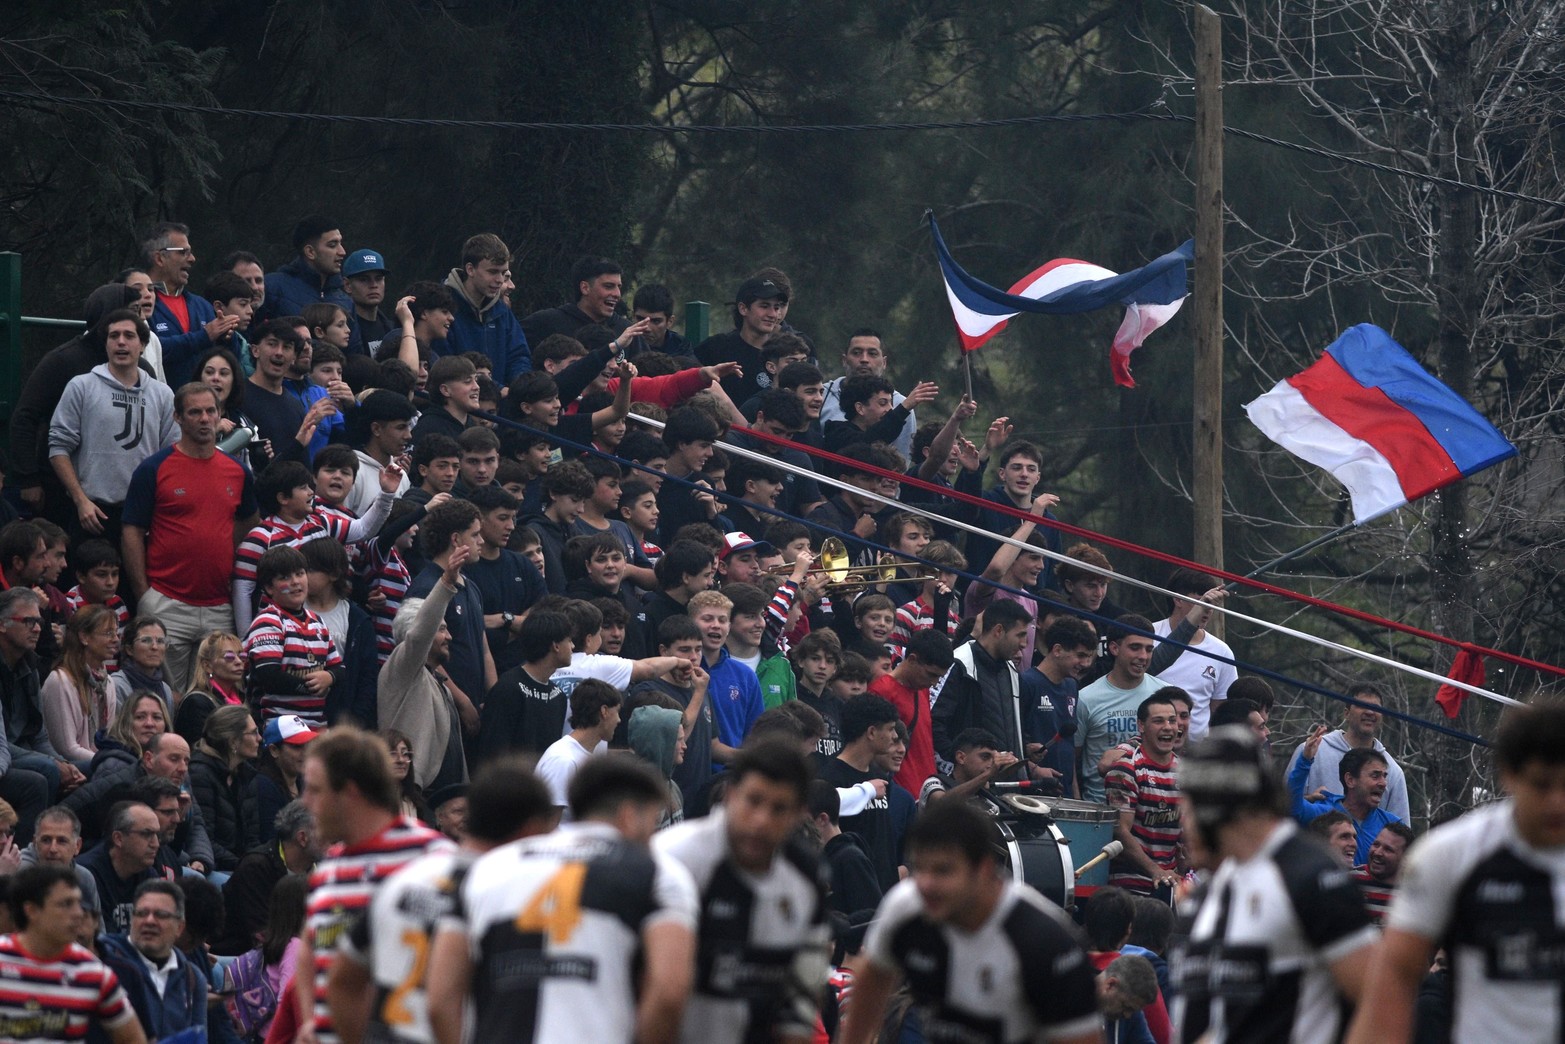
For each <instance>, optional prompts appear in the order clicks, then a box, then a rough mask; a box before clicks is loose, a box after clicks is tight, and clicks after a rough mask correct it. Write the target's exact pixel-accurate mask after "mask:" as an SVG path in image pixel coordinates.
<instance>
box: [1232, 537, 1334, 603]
mask: <svg viewBox="0 0 1565 1044" xmlns="http://www.w3.org/2000/svg"><path fill="white" fill-rule="evenodd" d="M1357 528H1358V523H1357V522H1349V523H1348V524H1346V525H1343V526H1338V527H1337V528H1336V529H1333V530H1332V531H1331V532H1330V533H1326V534H1324V535H1322V536H1318V537H1316V538H1315V539H1314V540H1311V541H1310V542H1309V543H1307V544H1305V545H1303V546H1302V547H1296V548H1294V549H1293V550H1292V551H1289V552H1288V553H1287V554H1285V555H1283V556H1282V557H1280V558H1274V559H1272V560H1271V561H1270V562H1267V563H1266V564H1265V565H1262V566H1257V567H1256V568H1255V569H1253V570H1252V571H1250V572H1248V573H1246V574H1244V578H1245V579H1246V580H1254V579H1255V578H1256V577H1258V576H1260V575H1261V574H1262V573H1270V572H1271V571H1272V570H1274V569H1276V568H1277V567H1278V566H1280V565H1282V564H1283V563H1284V562H1291V561H1293V560H1294V559H1295V558H1298V557H1299V556H1301V555H1305V554H1308V553H1309V552H1311V551H1313V550H1315V549H1316V548H1317V547H1320V546H1321V545H1322V544H1329V543H1331V541H1333V540H1335V539H1337V538H1338V537H1340V536H1341V535H1342V534H1344V533H1347V532H1350V531H1351V530H1354V529H1357ZM1238 586H1239V585H1238V584H1237V583H1235V582H1230V583H1228V584H1225V585H1224V586H1223V589H1224V590H1225V591H1232V590H1234V589H1235V588H1237V587H1238Z"/></svg>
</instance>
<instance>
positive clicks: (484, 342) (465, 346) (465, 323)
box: [431, 268, 533, 386]
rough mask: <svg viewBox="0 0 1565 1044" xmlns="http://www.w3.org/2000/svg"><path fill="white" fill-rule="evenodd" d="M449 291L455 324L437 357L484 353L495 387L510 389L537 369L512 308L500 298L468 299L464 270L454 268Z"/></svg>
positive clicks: (438, 344)
mask: <svg viewBox="0 0 1565 1044" xmlns="http://www.w3.org/2000/svg"><path fill="white" fill-rule="evenodd" d="M445 287H446V289H447V290H449V291H451V296H452V297H454V298H455V299H456V312H455V321H454V322H452V324H451V329H450V331H449V332H448V333H447V334H446V339H445V340H444V341H441V342H436V343H435V344H434V345H433V346H431V350H432V351H433V353H434V354H435V355H436V356H441V355H461V354H462V353H463V352H483V353H484V354H485V355H487V356H489V361H490V363H491V364H493V372H494V379H495V383H496V384H499V385H502V386H503V385H507V384H510V383H511V382H512V381H514V380H515V379H516V378H517V377H519V376H521V375H522V374H524V373H528V372H530V371H531V370H532V368H533V357H532V350H531V349H530V348H528V346H527V335H526V334H525V333H523V332H522V324H521V321H520V320H519V319H517V318H516V313H515V312H513V311H511V306H510V305H508V304H506V303H505V302H504V301H503V300H501V299H500V298H499V297H494V298H491V299H490V300H487V301H481V302H474V301H473V299H472V298H471V297H469V296H468V295H467V288H466V286H465V284H464V283H463V281H462V270H461V269H460V268H453V269H452V270H451V274H450V275H448V276H446V282H445Z"/></svg>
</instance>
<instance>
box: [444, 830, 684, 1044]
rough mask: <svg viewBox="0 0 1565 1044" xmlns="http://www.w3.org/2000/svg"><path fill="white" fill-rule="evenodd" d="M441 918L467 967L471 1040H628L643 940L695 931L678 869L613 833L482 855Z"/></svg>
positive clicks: (562, 834) (576, 834) (531, 841)
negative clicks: (658, 930)
mask: <svg viewBox="0 0 1565 1044" xmlns="http://www.w3.org/2000/svg"><path fill="white" fill-rule="evenodd" d="M459 895H460V899H459V901H458V903H457V910H456V913H455V915H454V917H453V919H452V920H450V921H448V922H446V923H445V924H443V925H442V928H443V929H444V928H445V927H447V926H452V927H457V928H459V929H460V930H463V931H465V932H466V933H467V938H468V943H469V952H470V953H471V955H472V958H473V965H474V968H473V1018H472V1019H471V1020H470V1021H471V1024H472V1025H473V1026H474V1033H473V1036H472V1039H473V1040H478V1041H486V1042H487V1041H494V1042H497V1044H533V1042H540V1044H542V1042H550V1044H552V1042H554V1041H573V1040H579V1041H593V1042H596V1041H604V1042H608V1041H628V1040H631V1039H633V1038H634V1037H635V1030H636V975H635V969H636V968H637V967H638V965H639V959H640V956H641V938H642V933H643V931H645V930H646V929H647V928H650V927H652V926H653V925H656V924H659V923H662V922H664V921H672V922H675V923H678V924H681V925H684V926H685V927H687V928H688V929H690V930H691V931H692V932H694V931H695V925H696V890H695V885H694V884H692V883H691V880H690V875H689V873H688V872H686V870H685V869H684V867H682V866H680V865H678V864H677V863H675V862H674V861H673V860H670V859H666V858H660V857H657V856H655V855H654V854H653V853H652V852H649V851H648V850H647V849H645V848H643V847H641V846H640V845H636V844H632V843H631V842H629V841H626V840H625V839H624V838H623V837H621V836H620V834H619V832H618V831H616V830H615V829H614V828H613V827H611V826H608V825H605V824H601V823H573V824H569V825H567V826H564V827H561V828H560V829H559V830H556V831H555V832H554V833H552V834H546V835H543V836H541V837H529V838H524V839H523V840H521V841H513V842H511V843H510V844H506V845H502V846H501V847H499V848H497V849H495V850H493V851H491V852H488V853H485V854H484V855H483V856H482V857H480V858H479V859H478V860H476V861H475V862H474V863H473V865H472V866H471V867H470V868H469V870H468V872H467V876H466V879H465V880H464V881H463V883H462V885H461V887H460V890H459Z"/></svg>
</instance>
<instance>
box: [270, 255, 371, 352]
mask: <svg viewBox="0 0 1565 1044" xmlns="http://www.w3.org/2000/svg"><path fill="white" fill-rule="evenodd" d="M323 303H324V304H334V305H340V306H341V307H342V310H343V311H345V312H347V313H348V323H349V325H350V326H351V327H352V329H353V331H354V334H353V336H354V337H355V339H356V338H357V336H358V326H357V325H356V324H354V323H353V298H351V297H349V296H348V291H347V290H346V289H344V288H343V285H342V276H340V275H334V276H327V277H326V279H325V281H324V282H323V281H322V279H321V274H320V273H319V272H317V271H316V270H315V269H314V268H312V267H310V263H309V262H308V261H306V260H305V259H304V256H303V255H300V256H299V257H296V258H294V259H293V260H292V261H290V262H288V263H287V264H286V265H283V266H282V267H281V268H279V269H278V270H277V271H275V272H269V273H267V276H266V301H265V302H264V303H263V304H262V305H261V311H262V315H261V316H260V317H259V318H262V319H276V318H278V317H279V316H284V315H300V314H302V313H303V312H304V306H305V305H312V304H323ZM348 348H349V349H350V350H356V349H354V344H353V342H351V341H350V342H349V344H348Z"/></svg>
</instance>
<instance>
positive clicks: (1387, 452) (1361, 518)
mask: <svg viewBox="0 0 1565 1044" xmlns="http://www.w3.org/2000/svg"><path fill="white" fill-rule="evenodd" d="M1244 409H1245V412H1246V413H1248V414H1249V415H1250V420H1251V421H1252V422H1253V423H1254V424H1255V426H1256V427H1257V428H1260V429H1261V431H1262V432H1264V433H1265V434H1266V436H1267V437H1268V438H1270V439H1271V440H1272V441H1273V442H1275V443H1277V445H1279V446H1281V447H1282V448H1283V449H1285V450H1287V451H1288V452H1289V453H1292V454H1294V455H1295V456H1297V457H1302V458H1304V459H1305V460H1307V461H1309V462H1310V463H1311V464H1315V465H1318V466H1319V467H1322V468H1325V469H1326V470H1327V471H1329V472H1331V473H1332V475H1334V476H1335V477H1336V478H1337V481H1339V482H1341V483H1342V484H1343V485H1344V486H1346V487H1348V493H1349V495H1350V496H1351V497H1352V499H1353V521H1354V523H1355V524H1359V525H1362V524H1363V523H1365V522H1368V521H1369V520H1370V519H1372V518H1376V517H1378V516H1380V515H1384V514H1386V513H1387V512H1389V511H1395V510H1396V509H1397V508H1399V507H1401V506H1402V505H1403V504H1406V503H1408V502H1409V501H1411V500H1417V499H1418V498H1419V497H1422V496H1424V495H1425V494H1427V493H1432V492H1434V491H1435V490H1437V489H1439V488H1440V487H1441V486H1446V485H1450V484H1451V483H1453V482H1456V481H1457V480H1459V479H1463V478H1466V477H1467V476H1469V475H1472V474H1475V473H1476V472H1479V471H1482V470H1483V469H1484V468H1487V467H1489V466H1490V465H1491V464H1498V463H1499V462H1500V461H1502V460H1507V459H1509V458H1511V457H1514V456H1516V447H1515V446H1513V445H1511V444H1510V442H1509V441H1507V440H1506V438H1505V436H1504V435H1501V434H1500V433H1499V432H1498V431H1497V430H1495V427H1494V425H1492V424H1490V423H1489V422H1488V421H1487V420H1485V419H1484V418H1483V416H1482V415H1481V414H1479V412H1478V411H1477V410H1475V409H1473V408H1472V406H1470V405H1469V404H1468V403H1467V400H1465V399H1463V398H1462V397H1461V396H1460V395H1457V394H1456V393H1455V392H1453V391H1452V390H1451V389H1450V388H1447V387H1446V386H1445V385H1443V384H1441V383H1440V382H1439V381H1437V380H1436V379H1435V378H1434V377H1432V376H1430V375H1429V373H1428V372H1427V371H1426V370H1425V369H1424V368H1423V367H1422V366H1420V365H1418V363H1417V361H1415V360H1414V358H1413V357H1412V356H1411V355H1409V354H1408V353H1407V349H1405V348H1403V347H1402V346H1401V345H1400V344H1397V343H1396V342H1395V341H1393V340H1392V339H1391V335H1390V334H1388V333H1386V331H1384V330H1382V329H1381V328H1380V327H1378V326H1371V325H1370V324H1368V323H1362V324H1360V325H1358V326H1355V327H1353V328H1352V329H1350V330H1348V331H1347V332H1346V333H1344V334H1343V335H1342V336H1341V337H1339V338H1337V340H1336V341H1334V342H1333V343H1332V345H1331V347H1329V348H1327V349H1326V352H1325V354H1324V355H1322V356H1321V357H1320V358H1319V359H1318V360H1316V361H1315V363H1314V364H1313V365H1311V366H1310V368H1309V369H1307V370H1305V371H1304V372H1303V373H1301V374H1298V375H1297V376H1294V377H1289V378H1288V379H1287V380H1285V381H1280V382H1279V383H1278V384H1277V386H1276V387H1275V388H1273V389H1272V390H1271V391H1269V392H1267V393H1266V394H1264V395H1262V396H1261V397H1260V398H1258V399H1256V400H1255V401H1254V402H1252V403H1250V404H1249V405H1248V406H1246V407H1245V408H1244Z"/></svg>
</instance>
